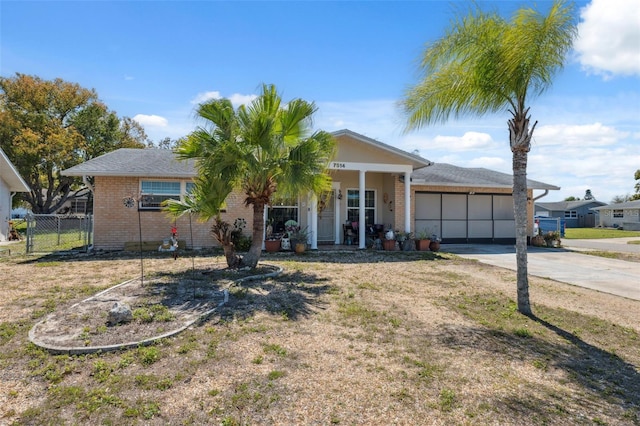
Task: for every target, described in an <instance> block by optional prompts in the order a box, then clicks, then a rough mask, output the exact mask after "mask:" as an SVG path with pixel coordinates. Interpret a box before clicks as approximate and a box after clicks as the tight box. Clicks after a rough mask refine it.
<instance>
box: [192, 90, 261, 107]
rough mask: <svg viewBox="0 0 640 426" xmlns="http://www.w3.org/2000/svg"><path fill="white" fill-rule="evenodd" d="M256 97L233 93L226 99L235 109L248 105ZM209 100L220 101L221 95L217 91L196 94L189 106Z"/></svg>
mask: <svg viewBox="0 0 640 426" xmlns="http://www.w3.org/2000/svg"><path fill="white" fill-rule="evenodd" d="M256 97H257V96H256V95H241V94H239V93H234V94H233V95H231V96H229V98H228V99H229V100H230V101H231V104H232V105H233V106H234V107H235V108H237V107H238V106H240V105H246V104H248V103H250V102H251V101H253V100H254V99H255V98H256ZM211 99H222V95H221V94H220V92H218V91H211V92H202V93H198V94H197V95H196V96H195V98H193V99H192V100H191V104H193V105H198V104H201V103H203V102H206V101H208V100H211Z"/></svg>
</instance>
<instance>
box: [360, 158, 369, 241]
mask: <svg viewBox="0 0 640 426" xmlns="http://www.w3.org/2000/svg"><path fill="white" fill-rule="evenodd" d="M364 174H365V171H364V170H360V182H359V186H358V193H359V195H360V200H359V205H358V241H359V244H358V248H361V249H364V248H367V242H366V241H365V231H366V223H365V215H364V199H365V198H364V196H365V194H364V192H365V189H366V184H365V179H364Z"/></svg>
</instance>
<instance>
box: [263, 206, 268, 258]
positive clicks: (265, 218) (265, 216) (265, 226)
mask: <svg viewBox="0 0 640 426" xmlns="http://www.w3.org/2000/svg"><path fill="white" fill-rule="evenodd" d="M267 208H268V206H264V209H263V210H262V223H263V224H264V225H263V227H262V250H265V245H264V242H265V240H266V239H267V216H268V211H267Z"/></svg>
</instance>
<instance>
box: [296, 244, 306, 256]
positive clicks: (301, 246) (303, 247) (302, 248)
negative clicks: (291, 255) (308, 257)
mask: <svg viewBox="0 0 640 426" xmlns="http://www.w3.org/2000/svg"><path fill="white" fill-rule="evenodd" d="M306 249H307V244H305V243H296V245H295V250H296V253H298V254H300V253H304V252H305V250H306Z"/></svg>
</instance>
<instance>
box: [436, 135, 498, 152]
mask: <svg viewBox="0 0 640 426" xmlns="http://www.w3.org/2000/svg"><path fill="white" fill-rule="evenodd" d="M496 146H497V144H496V143H495V141H494V140H493V139H492V138H491V135H490V134H488V133H480V132H465V134H463V135H462V136H441V135H438V136H436V137H435V138H434V139H433V141H431V142H430V144H429V145H428V148H429V149H447V150H449V151H473V150H480V149H481V150H486V149H494V148H496Z"/></svg>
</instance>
